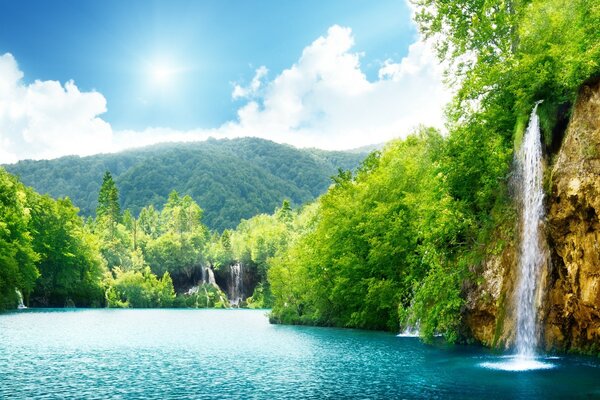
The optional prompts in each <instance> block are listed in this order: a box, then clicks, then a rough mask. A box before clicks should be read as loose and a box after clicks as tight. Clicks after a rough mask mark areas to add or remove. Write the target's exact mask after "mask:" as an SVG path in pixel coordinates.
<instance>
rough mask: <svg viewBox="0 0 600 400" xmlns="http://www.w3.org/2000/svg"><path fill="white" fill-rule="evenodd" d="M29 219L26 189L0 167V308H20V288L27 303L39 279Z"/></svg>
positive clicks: (36, 256)
mask: <svg viewBox="0 0 600 400" xmlns="http://www.w3.org/2000/svg"><path fill="white" fill-rule="evenodd" d="M29 219H30V216H29V211H28V208H27V203H26V190H25V188H24V186H23V185H22V184H21V183H19V182H18V181H17V179H16V178H14V177H13V176H11V175H10V174H8V173H7V172H5V171H4V169H3V168H0V309H5V308H14V307H16V305H17V295H16V292H15V290H16V289H19V290H21V291H22V292H23V295H24V297H25V301H27V299H28V297H29V293H30V292H31V291H32V290H33V288H34V286H35V281H36V279H37V278H38V276H39V272H38V269H37V268H36V265H35V263H36V261H37V260H38V258H39V256H38V255H37V254H36V253H35V251H34V250H33V246H32V240H31V234H30V233H29V231H28V227H27V225H28V223H29Z"/></svg>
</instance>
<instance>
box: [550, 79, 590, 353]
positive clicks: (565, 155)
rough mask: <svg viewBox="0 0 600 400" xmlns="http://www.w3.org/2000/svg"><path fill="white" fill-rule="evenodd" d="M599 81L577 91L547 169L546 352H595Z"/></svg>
mask: <svg viewBox="0 0 600 400" xmlns="http://www.w3.org/2000/svg"><path fill="white" fill-rule="evenodd" d="M598 213H600V82H596V83H594V84H590V85H586V86H584V87H583V88H582V89H581V92H580V94H579V98H578V100H577V103H576V105H575V107H574V110H573V115H572V117H571V121H570V123H569V127H568V128H567V132H566V135H565V138H564V141H563V144H562V146H561V149H560V151H559V153H558V157H557V160H556V162H555V164H554V166H553V168H552V194H551V196H550V198H549V210H548V221H547V226H548V242H549V245H550V251H551V256H552V257H551V269H550V274H549V278H548V282H547V285H548V286H547V289H546V293H547V299H546V302H545V307H544V315H543V320H544V326H543V328H544V330H543V333H544V341H545V345H546V348H547V349H560V350H578V351H584V352H585V351H598V350H600V223H599V221H598Z"/></svg>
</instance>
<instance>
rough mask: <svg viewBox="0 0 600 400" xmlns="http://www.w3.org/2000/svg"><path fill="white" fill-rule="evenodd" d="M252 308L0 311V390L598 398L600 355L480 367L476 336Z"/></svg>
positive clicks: (156, 395) (491, 358)
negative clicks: (457, 340) (317, 321)
mask: <svg viewBox="0 0 600 400" xmlns="http://www.w3.org/2000/svg"><path fill="white" fill-rule="evenodd" d="M265 313H266V312H265V311H258V310H108V309H104V310H68V311H67V310H45V311H36V310H27V311H21V312H14V313H6V314H0V399H13V398H14V399H21V398H23V399H36V398H41V399H46V398H48V399H51V398H57V399H82V398H86V399H107V398H112V399H201V398H226V399H230V398H231V399H247V398H261V399H262V398H315V399H321V398H335V399H338V398H386V399H388V398H440V399H448V398H475V399H481V398H485V399H495V398H539V399H547V398H578V397H580V398H600V360H599V359H597V358H588V357H566V356H565V357H560V358H547V359H545V360H543V361H544V362H545V363H547V364H548V363H550V364H552V366H553V368H550V369H540V370H532V371H524V372H515V371H502V370H495V369H490V368H487V367H486V365H490V363H491V364H494V363H497V362H499V361H500V362H501V361H503V360H505V359H504V358H502V357H500V356H496V355H493V354H492V353H490V352H489V351H487V350H485V349H481V348H478V347H472V346H445V345H441V344H440V345H434V346H428V345H425V344H422V343H420V342H419V340H418V339H416V338H401V337H396V336H395V335H392V334H387V333H381V332H366V331H360V330H345V329H332V328H312V327H292V326H277V325H270V324H269V323H268V320H267V318H266V316H265Z"/></svg>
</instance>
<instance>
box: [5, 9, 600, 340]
mask: <svg viewBox="0 0 600 400" xmlns="http://www.w3.org/2000/svg"><path fill="white" fill-rule="evenodd" d="M415 4H416V6H417V12H416V20H417V22H418V24H419V26H420V29H421V31H422V33H423V34H424V35H425V36H426V37H427V38H429V39H430V40H433V41H434V42H435V44H436V49H437V50H438V53H439V56H440V58H441V59H444V60H446V61H447V68H448V76H449V77H453V82H451V83H452V84H453V85H454V87H455V89H456V96H455V98H454V101H453V103H452V104H451V105H450V106H449V108H448V112H447V116H448V120H447V126H448V133H447V134H444V135H442V134H441V133H440V132H438V131H436V130H434V129H431V128H426V127H421V128H418V129H416V130H415V131H414V132H413V133H412V134H411V135H409V136H408V137H407V138H406V139H404V140H396V141H393V142H390V143H388V144H387V145H386V146H385V147H384V148H383V150H381V151H377V150H376V151H373V152H372V153H371V154H370V155H368V156H367V157H366V158H365V159H364V160H363V161H362V163H361V165H360V167H359V168H358V169H357V170H355V171H352V167H353V165H354V163H355V162H356V158H355V157H356V156H351V155H348V154H346V153H335V154H332V153H326V152H320V151H310V152H302V151H297V150H295V149H292V148H289V147H285V146H284V147H285V149H287V150H286V151H282V152H279V153H276V152H274V151H273V150H272V149H273V148H274V147H277V146H278V145H275V144H272V143H270V142H264V141H259V140H255V139H244V140H239V141H229V142H228V141H225V142H214V141H209V142H208V144H206V145H194V146H191V145H190V146H187V147H190V148H192V150H190V151H189V152H187V151H186V150H184V149H182V148H179V147H176V146H175V147H169V146H166V147H164V148H163V147H161V148H155V149H153V148H150V149H146V150H143V151H136V152H130V153H126V154H125V155H120V156H98V157H89V158H85V159H77V158H63V159H60V160H59V161H57V162H54V163H53V162H37V163H31V162H23V163H20V164H17V165H15V166H12V167H10V168H11V171H15V172H17V173H18V174H19V175H20V176H21V177H22V179H24V180H25V182H28V183H32V181H31V179H33V177H32V174H36V175H37V177H36V178H35V179H37V180H38V181H36V182H39V181H41V180H44V179H47V178H48V177H50V176H60V177H61V180H59V181H57V180H54V181H52V180H50V181H49V182H53V183H49V185H53V186H58V187H59V189H60V190H61V191H64V192H65V193H66V192H67V191H68V190H71V189H67V186H65V185H67V183H66V182H73V183H70V184H69V185H72V187H75V186H77V187H79V190H80V191H81V193H79V194H77V196H74V198H81V199H82V203H83V205H82V206H83V207H85V212H84V214H85V215H89V214H92V209H93V207H94V206H93V205H92V204H96V200H92V199H91V198H90V197H89V196H91V194H92V193H93V194H94V197H95V198H97V209H96V213H95V218H88V219H87V220H86V221H85V223H84V222H83V220H82V219H81V218H80V217H79V216H78V215H77V209H76V208H75V207H74V206H73V205H72V204H71V202H70V200H69V199H61V200H52V199H51V198H49V197H47V196H41V195H39V194H36V193H35V192H34V191H33V190H32V189H29V188H26V187H25V186H24V185H23V184H21V183H19V182H18V181H17V179H16V178H15V177H13V176H11V175H9V174H8V173H6V172H4V171H2V172H1V175H0V177H1V179H2V180H1V181H0V184H1V185H2V190H1V191H0V193H2V197H1V199H0V200H1V202H0V206H1V207H2V210H0V215H2V218H3V219H2V221H1V223H2V224H1V225H0V227H1V228H2V230H1V231H0V235H1V236H0V240H1V241H0V259H1V260H2V263H3V264H5V265H6V266H7V267H6V268H3V269H1V270H0V274H2V276H1V277H0V296H1V297H0V301H1V304H2V305H3V306H5V307H8V306H11V305H14V303H15V301H16V297H15V296H16V294H15V288H17V289H19V290H21V291H22V292H23V293H24V295H25V298H26V300H28V301H29V304H32V305H59V306H62V305H64V304H74V305H77V306H95V305H96V306H100V305H108V306H111V307H165V306H186V307H206V306H211V307H226V306H228V305H229V304H228V298H227V296H226V295H225V293H224V290H223V289H224V288H223V285H217V284H216V283H215V282H211V280H210V279H207V278H206V277H205V276H204V275H205V273H206V271H207V268H208V270H210V271H209V272H210V273H214V274H216V275H217V278H218V277H219V274H220V273H221V277H222V276H223V274H224V273H225V274H226V273H227V270H228V269H229V268H231V266H233V265H242V266H243V268H244V270H245V273H246V274H248V275H251V276H252V277H253V284H252V288H250V290H251V292H252V293H251V294H252V295H251V296H246V297H245V298H243V303H242V304H241V305H247V306H250V307H272V313H271V320H272V321H274V322H281V323H294V324H318V325H327V326H343V327H358V328H367V329H384V330H393V331H396V330H398V329H401V328H403V327H406V326H415V325H418V326H419V328H420V332H421V335H422V336H423V337H424V338H425V339H431V338H432V337H433V336H434V335H436V334H443V335H444V337H445V338H446V339H447V340H449V341H456V340H458V339H460V338H461V331H460V329H461V312H462V310H463V306H464V302H465V298H464V289H465V287H468V286H470V285H477V282H478V279H479V276H478V274H479V273H480V270H479V266H480V264H481V261H482V259H483V258H484V257H485V255H486V253H487V252H490V251H496V252H499V251H501V250H502V246H503V243H502V241H501V240H495V241H492V238H493V237H494V238H496V239H497V237H499V236H500V237H501V236H502V235H498V232H504V233H506V232H508V233H511V230H513V229H514V227H515V218H516V213H515V209H514V205H513V201H512V199H511V184H510V183H511V174H512V172H511V171H512V170H511V164H512V161H513V149H514V148H515V147H516V146H517V145H518V143H519V140H520V138H521V137H522V134H523V131H524V129H525V126H526V123H527V119H528V116H529V114H530V112H531V110H532V108H533V107H534V104H535V103H536V102H539V101H543V103H541V104H540V106H539V114H540V120H541V127H542V131H543V135H544V142H545V143H544V145H545V151H549V150H550V149H552V148H553V147H555V146H557V144H558V143H560V140H561V138H560V137H559V136H557V135H558V134H559V132H561V131H562V130H564V124H565V123H566V121H567V120H568V118H569V113H570V110H571V106H572V104H573V102H574V100H575V96H576V93H577V89H578V88H579V87H580V86H581V85H582V84H583V83H584V82H585V81H586V80H588V79H590V78H593V77H598V76H599V74H600V64H599V60H600V30H598V26H600V4H599V3H597V2H591V3H590V2H587V1H584V0H575V1H566V0H544V1H524V2H504V1H489V2H476V3H474V2H471V1H458V2H446V1H441V0H419V1H416V2H415ZM203 146H205V147H203ZM225 148H226V149H227V150H223V149H225ZM218 149H220V150H218ZM159 150H160V151H159ZM213 152H214V154H213ZM194 154H196V155H197V157H196V156H194ZM275 154H277V155H275ZM209 156H210V157H209ZM209 158H210V159H211V160H212V161H211V163H210V164H209V163H207V161H206V160H208V159H209ZM159 159H160V160H161V161H160V162H158V160H159ZM111 163H112V164H111ZM335 166H341V167H343V169H342V170H340V171H339V172H338V173H337V175H335V176H334V177H333V183H332V184H331V186H330V187H329V189H328V190H327V192H326V193H325V194H324V195H322V196H321V197H319V198H318V199H317V200H316V201H314V202H312V203H307V204H305V203H306V202H308V201H310V200H311V199H312V198H313V197H314V196H317V195H318V194H319V193H320V192H321V191H324V190H325V189H326V188H327V186H329V185H330V183H331V182H330V181H327V179H325V178H323V176H324V175H327V174H331V171H332V170H333V169H334V167H335ZM237 167H240V168H239V169H237ZM259 167H260V168H261V170H260V171H259V170H258V169H257V168H259ZM104 170H110V171H111V172H113V173H114V175H115V177H116V178H115V179H114V180H113V178H112V176H111V174H110V173H108V172H106V173H105V174H104V178H103V180H102V183H101V185H100V177H99V176H98V174H101V173H104ZM90 171H93V172H90ZM240 171H243V174H241V175H240V174H238V173H241V172H240ZM265 171H268V174H267V173H266V172H265ZM82 182H83V184H82ZM281 182H287V183H286V184H285V185H284V184H280V183H281ZM292 182H293V184H294V185H295V186H290V185H292ZM39 185H40V183H38V184H36V185H34V186H35V187H36V188H38V189H39V190H40V191H50V187H45V188H41V187H40V186H39ZM61 185H62V186H61ZM269 185H271V186H269ZM286 185H287V186H286ZM152 188H156V189H152ZM232 188H235V190H233V189H232ZM277 188H279V189H277ZM281 188H284V189H286V190H288V189H289V192H286V194H287V195H289V200H291V201H287V200H286V201H282V199H283V198H284V196H282V193H284V191H283V189H281ZM278 190H281V191H278ZM119 192H121V194H122V195H123V200H122V201H121V200H119V199H120V195H119ZM168 193H170V194H168ZM179 193H182V195H180V194H179ZM258 193H261V197H257V196H258ZM266 193H271V194H269V195H267V194H266ZM255 197H256V198H257V199H258V198H260V199H261V200H260V201H259V200H256V201H254V200H255ZM196 201H198V202H199V203H197V202H196ZM218 202H224V206H223V208H221V209H217V208H215V204H216V203H218ZM76 204H78V203H77V202H76ZM301 204H304V205H303V206H300V205H301ZM204 207H206V210H208V209H210V210H211V213H209V212H208V211H206V213H205V212H204ZM121 209H125V212H122V211H121ZM273 210H274V211H273ZM271 211H273V213H272V214H265V212H271ZM249 215H254V216H253V217H252V218H248V217H249ZM242 217H243V218H247V219H245V220H242V222H240V223H239V225H237V227H236V228H235V229H224V230H222V231H221V229H222V228H231V227H232V226H234V225H235V224H237V222H238V221H239V220H240V218H242ZM205 221H206V222H205ZM234 222H235V223H234ZM492 242H493V243H494V245H495V246H496V248H493V249H490V244H491V243H492ZM224 271H225V272H224ZM221 279H223V278H221ZM217 281H218V279H217ZM176 293H177V294H176ZM186 293H187V294H186Z"/></svg>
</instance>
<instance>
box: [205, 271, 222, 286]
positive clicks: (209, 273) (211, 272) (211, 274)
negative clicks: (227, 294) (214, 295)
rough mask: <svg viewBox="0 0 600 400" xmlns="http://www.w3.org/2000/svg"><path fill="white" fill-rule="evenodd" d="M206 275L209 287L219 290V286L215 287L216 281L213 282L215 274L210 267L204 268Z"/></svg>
mask: <svg viewBox="0 0 600 400" xmlns="http://www.w3.org/2000/svg"><path fill="white" fill-rule="evenodd" d="M206 274H207V275H208V280H207V282H208V284H209V285H213V286H214V287H216V288H219V286H218V285H217V281H215V273H214V272H213V270H212V268H211V267H207V268H206Z"/></svg>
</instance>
